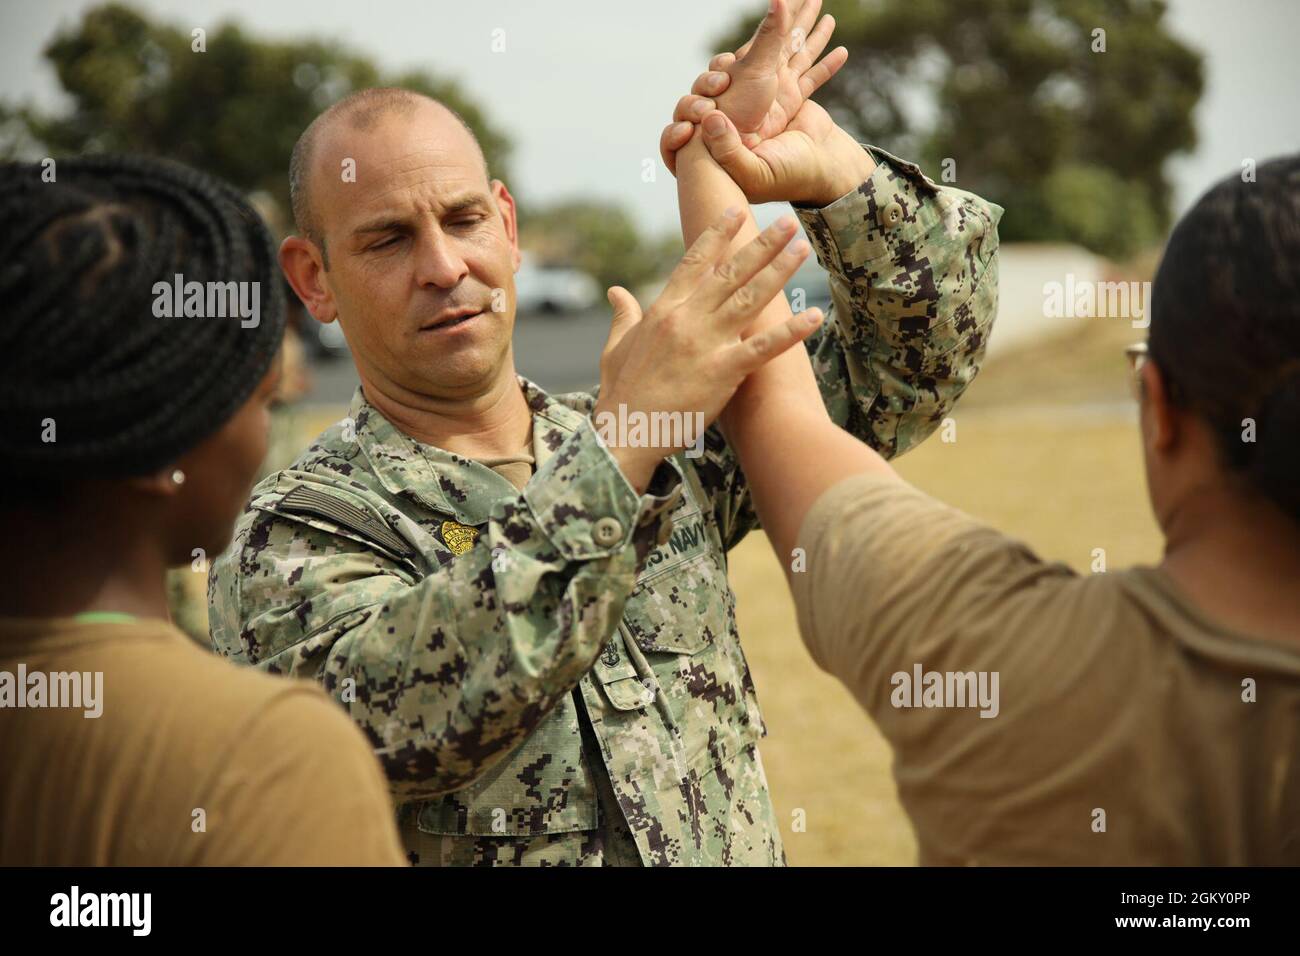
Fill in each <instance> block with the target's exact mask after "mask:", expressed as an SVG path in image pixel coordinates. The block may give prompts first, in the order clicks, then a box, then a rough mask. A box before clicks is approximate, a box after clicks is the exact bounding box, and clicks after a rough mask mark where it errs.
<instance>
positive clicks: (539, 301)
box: [515, 259, 604, 315]
mask: <svg viewBox="0 0 1300 956" xmlns="http://www.w3.org/2000/svg"><path fill="white" fill-rule="evenodd" d="M603 300H604V295H603V294H602V291H601V288H600V284H599V283H598V282H596V280H595V279H593V278H592V277H591V276H589V275H588V274H587V273H585V272H583V271H581V270H580V269H567V268H561V267H555V266H542V265H538V264H536V263H534V262H531V261H529V260H528V259H525V260H524V261H523V263H521V264H520V266H519V271H518V272H516V273H515V309H516V311H518V312H520V313H527V312H542V313H546V314H550V315H555V314H559V313H564V312H585V311H587V310H588V309H593V308H595V307H596V305H597V304H598V303H600V302H602V301H603Z"/></svg>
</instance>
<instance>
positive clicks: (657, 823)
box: [209, 150, 1002, 865]
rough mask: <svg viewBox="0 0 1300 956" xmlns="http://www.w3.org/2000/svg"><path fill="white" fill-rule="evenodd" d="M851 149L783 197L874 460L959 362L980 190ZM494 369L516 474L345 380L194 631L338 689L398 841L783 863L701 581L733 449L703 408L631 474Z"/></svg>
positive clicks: (729, 618)
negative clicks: (524, 440) (202, 629)
mask: <svg viewBox="0 0 1300 956" xmlns="http://www.w3.org/2000/svg"><path fill="white" fill-rule="evenodd" d="M873 154H874V155H875V157H876V159H877V161H878V167H877V169H876V170H875V171H874V172H873V174H872V176H871V178H870V179H869V180H867V182H865V183H863V184H862V186H860V187H859V188H858V189H857V190H856V191H854V192H852V193H849V194H848V195H846V196H844V197H842V198H841V199H839V200H838V201H836V202H835V203H833V204H832V205H830V206H827V207H826V208H824V209H819V210H818V209H800V210H796V211H797V212H798V214H799V216H800V218H801V220H802V221H803V224H804V227H805V229H806V231H807V233H808V236H809V239H810V241H811V242H812V244H813V247H814V249H815V250H816V253H817V258H818V261H819V262H820V263H821V265H822V267H823V268H825V269H826V270H827V272H828V274H829V277H830V286H831V293H832V298H833V306H832V308H831V310H830V315H829V316H828V321H827V322H826V324H825V325H824V326H823V328H822V330H821V331H820V332H819V333H818V335H817V336H816V337H815V338H813V339H810V340H809V342H808V343H807V345H808V348H809V350H810V353H811V358H812V363H813V367H814V369H815V371H816V374H817V377H818V380H819V381H820V384H821V389H822V393H823V395H824V396H825V399H826V404H827V407H828V409H829V410H830V412H831V414H832V416H833V418H834V419H835V421H836V422H837V423H838V424H840V425H841V426H843V427H845V428H846V429H848V430H849V431H850V432H852V433H853V434H855V435H857V436H858V437H860V438H862V439H863V440H865V441H867V442H868V443H870V444H871V445H873V446H874V447H875V448H877V449H878V450H879V451H880V452H881V453H882V454H884V455H886V456H892V455H895V454H898V453H900V452H902V451H905V450H906V449H907V448H909V447H911V446H913V445H915V444H916V443H917V442H919V441H921V440H922V439H923V438H924V437H925V436H926V435H927V434H929V433H930V432H931V431H932V430H933V429H934V428H935V427H936V425H937V424H938V423H939V422H940V421H941V420H942V418H943V417H944V416H945V414H947V412H948V411H949V409H950V408H951V407H952V404H953V402H954V401H955V400H956V399H957V397H958V396H959V395H960V394H961V393H962V391H963V390H964V389H965V388H966V386H967V385H968V384H969V383H970V381H971V380H972V378H973V377H974V375H975V373H976V371H977V368H978V363H979V361H980V358H981V356H982V354H983V351H984V346H985V343H986V340H987V337H988V333H989V330H990V327H991V325H992V321H993V317H994V313H995V311H996V306H997V260H996V253H997V246H998V242H997V222H998V219H999V217H1000V216H1001V212H1002V210H1001V209H1000V208H998V207H997V206H994V205H992V204H990V203H987V202H985V201H983V200H981V199H980V198H978V197H976V196H974V195H971V194H969V193H966V192H963V191H960V190H957V189H953V188H949V187H943V186H939V185H937V184H935V183H934V182H932V181H931V180H930V179H928V178H926V177H925V176H924V175H922V174H921V172H920V171H919V170H918V169H917V168H916V167H915V166H914V165H912V164H910V163H906V162H903V161H901V160H899V159H897V158H895V157H892V156H890V155H888V154H887V153H884V152H882V151H879V150H875V151H873ZM520 384H521V387H522V388H523V389H524V392H525V395H526V397H527V400H528V402H529V404H530V407H531V408H532V410H533V444H534V453H535V457H536V471H535V473H534V474H533V477H532V478H531V480H530V481H529V482H528V484H527V486H526V488H525V489H524V491H523V492H522V493H521V492H519V491H518V490H517V489H516V488H515V487H514V486H513V485H511V484H510V483H509V482H508V481H507V480H506V479H505V478H504V477H502V476H501V475H499V474H497V473H496V472H495V471H493V470H492V469H491V468H488V467H486V466H485V465H483V464H480V463H479V462H476V461H472V460H469V459H466V458H462V457H458V456H457V455H453V454H450V453H448V452H446V451H443V450H441V449H439V448H435V447H432V446H429V445H424V444H421V443H419V442H417V441H415V440H413V439H411V438H410V437H408V436H406V435H404V434H402V433H401V432H399V431H398V430H397V429H396V428H395V427H394V426H393V425H392V424H391V423H389V422H388V421H387V420H385V419H384V418H383V417H382V416H381V415H380V414H379V413H378V412H376V411H375V410H374V409H373V408H371V407H370V406H369V405H368V403H367V402H366V401H365V399H364V398H363V396H362V394H361V391H360V390H359V389H358V391H357V394H356V397H355V398H354V399H353V402H352V406H351V409H350V411H349V415H348V417H347V418H345V419H344V420H343V421H342V422H340V423H339V424H336V425H334V426H333V427H331V428H330V429H328V430H327V431H325V432H324V434H322V435H321V436H320V437H319V438H317V439H316V441H315V443H314V444H313V445H312V446H311V447H310V448H309V449H307V451H306V452H304V453H303V454H302V455H301V456H300V457H299V458H298V460H297V461H296V462H295V463H294V464H293V466H292V467H290V468H288V469H286V470H284V471H280V472H278V473H276V474H273V475H271V476H269V477H268V478H266V479H265V480H263V481H262V482H261V483H260V484H259V485H258V486H257V487H256V489H255V490H254V492H253V496H252V500H251V502H250V504H249V506H248V508H247V510H246V512H245V513H244V514H243V516H242V517H241V519H240V521H239V525H238V528H237V531H236V535H235V539H234V541H233V543H232V545H231V548H230V549H229V550H228V551H227V553H226V554H224V555H222V556H221V557H220V558H219V559H218V560H217V561H216V562H214V564H213V567H212V571H211V574H210V577H209V603H210V616H211V633H212V640H213V643H214V646H215V647H216V649H217V650H218V651H219V652H220V653H222V654H225V655H227V656H229V657H230V658H232V659H233V660H236V661H240V662H243V663H248V664H253V665H257V666H260V667H262V668H264V669H266V670H268V671H272V672H276V673H283V674H291V675H297V676H303V677H309V678H314V679H316V680H318V681H320V682H321V683H322V684H323V685H324V687H325V689H326V690H327V691H328V692H330V693H331V694H332V695H334V696H335V698H336V699H338V700H339V701H340V702H341V703H342V705H343V706H344V707H346V708H347V710H348V712H349V713H350V714H351V715H352V717H353V719H354V720H355V721H356V723H357V724H358V725H359V726H360V728H361V729H362V731H363V732H364V733H365V734H366V736H367V737H368V738H369V740H370V742H371V744H372V745H373V747H374V749H375V753H376V754H377V755H378V757H379V759H380V760H381V761H382V763H383V766H384V769H385V771H386V773H387V776H388V779H389V781H390V783H391V786H392V791H393V794H394V797H395V799H396V801H397V802H398V804H399V808H398V817H399V826H400V828H401V831H402V836H403V840H404V842H405V844H406V846H407V849H408V852H409V853H410V854H411V857H412V859H413V860H414V861H416V862H420V863H429V864H471V863H479V864H519V863H555V864H593V863H594V864H600V863H604V864H632V865H636V864H645V865H678V864H686V865H700V864H704V865H710V864H714V865H718V864H721V865H731V864H739V865H743V864H778V863H781V862H783V861H784V854H783V851H782V844H781V834H780V827H779V825H778V822H777V820H776V819H775V816H774V812H773V809H772V803H771V799H770V797H769V794H768V791H767V784H766V780H765V778H764V772H763V767H762V763H761V761H760V758H759V754H758V749H757V746H756V744H757V741H758V740H759V738H760V737H761V736H763V734H764V732H765V730H764V726H763V720H762V717H761V716H760V713H759V708H758V702H757V698H756V695H755V690H754V684H753V680H752V679H751V676H750V672H749V668H748V666H747V664H746V662H745V656H744V654H743V652H742V650H741V645H740V640H739V635H738V634H737V631H736V620H735V604H734V598H733V595H732V592H731V589H730V588H729V586H728V583H727V558H726V555H727V552H728V550H729V549H730V548H731V547H733V546H734V545H735V544H736V543H737V542H738V541H739V540H740V539H741V538H742V537H743V536H744V535H745V534H746V533H747V532H748V531H749V530H750V529H752V528H754V527H756V526H757V518H756V515H755V513H754V510H753V507H752V505H751V502H750V497H749V494H748V493H747V490H746V484H745V479H744V475H743V474H742V472H741V470H740V468H739V465H738V463H737V461H736V458H735V456H734V455H733V453H732V452H731V450H730V449H729V447H728V446H727V444H726V442H725V441H724V439H723V438H722V436H721V434H720V432H718V431H717V430H716V429H710V430H709V432H708V434H707V436H706V441H705V445H704V453H703V455H702V456H700V457H696V458H689V457H687V456H686V455H684V454H683V455H677V456H675V457H673V458H672V459H670V460H669V461H667V462H665V463H664V464H663V465H662V466H661V467H660V469H659V470H658V472H656V475H655V477H654V480H653V482H652V484H651V486H650V488H649V489H648V490H647V493H646V494H644V495H641V496H638V495H637V494H636V493H635V492H634V491H633V489H632V488H631V486H630V485H629V484H628V483H627V482H626V481H625V480H624V478H623V477H622V474H621V472H620V471H619V470H618V468H617V466H616V465H615V463H614V459H613V458H612V456H611V455H610V454H609V452H608V451H607V450H606V449H605V448H604V447H603V446H602V445H601V443H600V441H599V439H598V438H597V435H596V432H595V430H594V428H593V426H592V423H591V421H590V417H589V416H590V413H591V409H592V405H593V404H594V398H593V396H592V395H590V394H587V393H576V394H570V395H563V396H549V395H546V394H545V393H543V392H542V391H541V390H540V389H538V388H537V387H536V386H534V385H532V384H531V383H529V382H527V381H524V380H522V379H521V380H520ZM339 825H340V826H347V821H345V820H340V821H339Z"/></svg>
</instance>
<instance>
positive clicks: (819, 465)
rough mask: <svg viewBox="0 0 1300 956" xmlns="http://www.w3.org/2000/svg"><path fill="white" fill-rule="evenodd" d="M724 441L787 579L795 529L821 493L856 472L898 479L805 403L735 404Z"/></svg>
mask: <svg viewBox="0 0 1300 956" xmlns="http://www.w3.org/2000/svg"><path fill="white" fill-rule="evenodd" d="M733 403H734V400H733ZM727 439H728V441H730V443H731V446H732V448H733V449H735V451H736V453H737V454H738V455H739V456H740V464H741V467H742V468H744V470H745V478H746V480H747V481H748V483H749V491H750V494H751V495H753V498H754V507H755V508H756V509H757V510H758V516H759V518H760V520H761V521H762V522H763V530H764V531H765V532H766V533H767V537H768V540H769V541H770V542H771V544H772V550H773V551H775V552H776V556H777V560H778V561H779V562H780V563H781V566H782V567H784V568H785V569H786V573H787V575H788V574H790V573H791V561H790V557H791V553H792V551H793V549H794V547H795V544H796V542H797V541H798V537H799V529H800V527H802V525H803V521H804V518H805V517H806V516H807V514H808V511H809V509H810V508H812V506H813V504H815V503H816V501H817V499H818V498H820V497H821V496H822V494H823V493H824V492H826V491H828V490H829V489H830V488H831V487H832V486H834V485H836V484H838V483H839V482H841V481H843V480H844V479H845V478H850V477H852V476H854V475H858V474H867V473H870V474H877V475H884V476H889V477H892V478H897V477H898V476H897V473H896V472H895V471H894V469H893V468H892V467H890V465H889V463H888V462H886V461H885V460H884V459H883V458H881V457H880V454H879V453H878V452H876V451H875V450H874V449H873V448H871V447H870V446H868V445H866V444H864V443H862V442H860V441H858V439H856V438H854V437H853V436H852V435H850V434H849V433H848V432H846V431H844V430H842V429H841V428H839V427H838V426H837V425H835V424H834V423H833V422H831V420H830V418H829V417H828V416H827V414H826V412H825V409H817V408H812V407H811V406H810V405H809V403H807V402H794V403H784V402H759V403H756V404H754V405H746V406H737V407H736V414H735V415H734V416H733V418H732V421H731V426H730V431H728V433H727ZM899 480H901V479H899Z"/></svg>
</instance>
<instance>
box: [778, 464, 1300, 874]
mask: <svg viewBox="0 0 1300 956" xmlns="http://www.w3.org/2000/svg"><path fill="white" fill-rule="evenodd" d="M800 546H801V547H803V548H804V549H805V552H806V562H807V570H806V571H805V572H804V573H802V574H795V575H794V576H793V579H794V584H793V587H794V595H795V602H796V605H797V607H798V612H799V623H800V628H801V630H802V632H803V636H804V640H805V642H806V643H807V645H808V648H809V651H810V652H811V654H812V656H813V658H814V659H815V660H816V661H817V662H818V664H820V665H821V666H822V667H823V668H825V669H826V670H828V671H830V672H831V673H832V674H835V675H836V676H838V677H839V678H840V679H841V680H843V681H844V683H845V684H846V685H847V686H848V688H849V689H850V690H851V691H852V692H853V694H854V695H855V696H856V697H857V699H858V701H859V702H860V703H861V704H862V706H863V707H864V708H866V710H867V711H868V713H870V714H871V716H872V717H873V718H874V719H875V721H876V723H877V724H878V725H879V727H880V729H881V731H882V732H883V733H884V735H885V737H886V738H887V739H888V740H889V741H890V743H891V744H892V745H893V747H894V752H895V759H894V774H895V777H896V779H897V781H898V789H899V797H900V799H901V800H902V803H903V806H904V807H905V808H906V810H907V812H908V813H909V814H910V815H911V818H912V821H913V824H914V825H915V828H916V833H917V840H918V843H919V847H920V858H921V862H922V863H923V864H1035V863H1037V864H1043V863H1048V864H1068V865H1093V864H1098V865H1100V864H1118V865H1125V864H1167V865H1181V864H1204V865H1239V864H1291V865H1294V864H1297V863H1300V762H1298V761H1297V757H1298V756H1300V641H1297V643H1296V645H1295V646H1288V645H1286V644H1283V643H1279V642H1271V641H1266V640H1263V639H1255V638H1251V637H1250V636H1248V635H1244V634H1236V633H1232V632H1230V631H1228V630H1225V629H1224V628H1222V627H1219V626H1217V625H1215V624H1214V623H1213V622H1212V621H1209V620H1207V619H1206V618H1205V617H1204V616H1203V615H1202V614H1201V613H1200V612H1199V611H1198V610H1197V609H1196V608H1195V607H1194V606H1193V605H1192V604H1190V603H1189V602H1188V601H1187V600H1186V599H1185V598H1184V597H1183V596H1182V595H1181V594H1180V593H1179V591H1178V590H1177V589H1176V587H1175V585H1174V584H1173V582H1172V581H1171V580H1170V579H1169V578H1168V577H1167V576H1166V575H1165V574H1164V573H1162V572H1161V571H1159V570H1157V569H1154V568H1135V569H1132V570H1128V571H1122V572H1118V573H1109V574H1094V575H1090V576H1087V577H1082V576H1079V575H1077V574H1075V573H1074V572H1073V571H1071V570H1070V569H1069V568H1067V567H1066V566H1064V565H1061V564H1048V563H1045V562H1043V561H1041V560H1040V559H1038V558H1037V557H1036V556H1035V555H1034V554H1033V553H1032V552H1030V551H1029V550H1028V549H1027V548H1026V547H1024V546H1023V545H1021V544H1019V543H1018V542H1016V541H1014V540H1012V539H1010V538H1008V537H1006V536H1004V535H1002V534H999V533H998V532H996V531H994V530H992V529H990V528H988V527H985V526H983V525H981V524H979V523H978V522H976V521H975V520H973V519H971V518H970V517H968V516H966V515H964V514H962V513H961V512H958V511H956V510H954V509H951V508H948V507H946V506H944V505H942V504H940V503H938V502H936V501H934V500H933V499H931V498H929V497H927V496H926V495H924V494H922V493H921V492H919V491H916V490H915V489H912V488H909V487H908V486H906V485H903V484H901V483H896V482H889V481H887V480H885V479H881V478H873V477H863V476H860V477H856V478H851V479H848V480H846V481H844V482H841V483H840V484H838V485H836V486H835V487H834V488H832V489H831V490H829V491H828V492H826V493H825V494H824V495H823V496H822V497H821V498H820V499H819V500H818V501H817V503H816V504H815V505H814V507H813V508H812V510H811V511H810V512H809V514H808V516H807V518H806V520H805V522H804V526H803V528H802V529H801V532H800ZM995 673H996V684H995V683H994V674H995ZM931 674H935V675H938V676H937V677H935V676H930V675H931ZM958 675H961V676H958ZM967 675H968V676H967ZM929 704H944V705H945V706H927V705H929ZM981 713H987V714H989V715H990V716H987V717H983V716H981Z"/></svg>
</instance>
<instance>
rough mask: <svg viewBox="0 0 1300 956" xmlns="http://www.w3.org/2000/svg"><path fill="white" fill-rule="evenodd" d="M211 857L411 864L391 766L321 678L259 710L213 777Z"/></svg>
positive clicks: (234, 861) (217, 861) (258, 862)
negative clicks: (382, 763)
mask: <svg viewBox="0 0 1300 956" xmlns="http://www.w3.org/2000/svg"><path fill="white" fill-rule="evenodd" d="M205 791H206V792H207V793H209V794H210V798H209V803H210V804H211V806H210V807H209V808H208V811H207V814H208V815H207V832H208V835H209V836H211V837H219V839H213V840H212V841H211V843H210V845H211V846H212V847H213V848H214V849H213V851H212V852H211V853H209V854H205V855H204V857H203V859H202V862H203V863H205V864H207V865H213V866H224V865H252V866H403V865H405V864H406V858H405V856H404V854H403V852H402V848H401V844H400V842H399V840H398V836H397V829H396V823H395V818H394V810H393V806H392V802H391V800H390V798H389V794H388V789H387V786H386V785H385V782H384V778H383V773H382V771H381V769H380V767H379V763H378V761H377V760H376V758H375V756H374V754H373V752H372V751H371V749H370V748H369V747H368V746H367V745H366V741H365V738H364V737H363V736H362V734H361V732H360V731H359V730H358V729H357V728H356V727H355V726H354V725H353V723H352V722H351V721H350V720H349V719H348V717H347V715H346V714H345V713H343V711H342V710H341V709H340V708H339V707H338V706H337V705H336V704H334V703H333V702H332V701H331V700H330V699H329V698H328V697H326V696H325V695H324V694H323V693H321V692H320V691H319V690H317V689H316V688H314V687H301V688H300V687H292V688H287V689H286V690H285V691H284V692H282V693H279V694H277V695H276V696H275V697H274V698H272V700H271V701H270V702H269V703H268V704H266V705H265V706H263V707H262V708H261V709H260V711H259V712H258V713H257V714H255V715H254V716H252V717H251V718H250V720H249V721H248V723H247V725H246V726H245V727H244V728H243V729H242V731H241V733H240V734H239V735H238V739H237V741H236V742H235V744H234V745H233V747H232V748H231V750H230V752H229V754H228V756H227V757H226V759H224V760H223V761H222V766H221V769H220V770H219V771H218V773H217V775H216V777H215V778H214V779H213V782H212V785H211V787H208V788H205Z"/></svg>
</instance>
